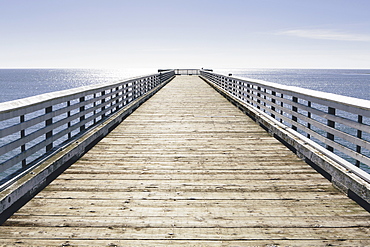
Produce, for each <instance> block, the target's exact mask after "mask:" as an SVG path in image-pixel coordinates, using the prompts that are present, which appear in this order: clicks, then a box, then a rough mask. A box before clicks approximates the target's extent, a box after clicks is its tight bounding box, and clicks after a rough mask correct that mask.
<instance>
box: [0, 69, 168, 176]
mask: <svg viewBox="0 0 370 247" xmlns="http://www.w3.org/2000/svg"><path fill="white" fill-rule="evenodd" d="M173 76H175V72H174V70H168V71H163V72H161V73H157V74H152V75H148V76H143V77H137V78H131V79H128V80H125V81H121V82H116V83H109V84H102V85H92V86H86V87H80V88H75V89H70V90H64V91H59V92H53V93H47V94H43V95H38V96H33V97H29V98H25V99H20V100H15V101H9V102H4V103H0V175H1V176H0V180H3V182H5V180H7V178H6V179H5V177H8V178H9V177H11V176H12V175H14V174H16V173H19V172H20V171H21V170H24V169H26V168H27V167H29V166H30V165H32V164H35V162H37V161H38V160H40V159H41V158H42V157H45V156H47V155H48V154H49V153H51V152H53V151H55V150H56V149H58V147H60V146H61V145H64V144H65V143H68V142H70V141H71V140H73V139H75V138H76V137H78V136H80V135H81V134H82V133H84V132H86V131H88V130H90V129H92V128H93V127H94V126H97V125H98V124H99V123H101V122H103V121H104V120H105V119H107V118H108V117H110V116H111V115H112V114H114V113H115V112H117V111H119V110H120V109H122V108H125V107H126V106H129V105H130V102H133V101H134V100H135V99H137V98H139V97H141V96H143V95H145V94H147V93H148V92H149V91H151V90H152V89H154V88H156V87H158V86H159V85H161V84H163V83H165V82H167V81H168V80H169V79H171V78H172V77H173Z"/></svg>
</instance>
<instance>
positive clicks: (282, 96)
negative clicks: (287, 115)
mask: <svg viewBox="0 0 370 247" xmlns="http://www.w3.org/2000/svg"><path fill="white" fill-rule="evenodd" d="M280 98H282V99H284V94H280ZM283 107H284V102H283V101H282V100H281V101H280V108H281V109H280V115H281V116H284V111H283ZM280 123H283V118H282V117H281V118H280Z"/></svg>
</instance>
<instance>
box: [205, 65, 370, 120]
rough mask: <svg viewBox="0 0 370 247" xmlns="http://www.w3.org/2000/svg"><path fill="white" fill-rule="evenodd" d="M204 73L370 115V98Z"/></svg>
mask: <svg viewBox="0 0 370 247" xmlns="http://www.w3.org/2000/svg"><path fill="white" fill-rule="evenodd" d="M201 72H203V73H209V74H214V75H217V76H221V77H225V78H230V79H238V80H240V81H245V82H252V83H256V84H259V85H261V86H268V87H270V88H274V89H277V90H281V91H286V92H291V93H298V94H301V95H305V96H308V97H312V98H316V99H320V100H323V101H328V102H335V103H338V104H341V105H348V106H350V107H355V108H358V109H364V110H366V113H368V117H370V100H365V99H360V98H355V97H350V96H345V95H340V94H334V93H328V92H323V91H317V90H312V89H308V88H301V87H296V86H289V85H283V84H279V83H275V82H269V81H264V80H260V79H252V78H247V77H238V76H232V77H231V76H226V75H222V74H217V73H213V72H209V71H201Z"/></svg>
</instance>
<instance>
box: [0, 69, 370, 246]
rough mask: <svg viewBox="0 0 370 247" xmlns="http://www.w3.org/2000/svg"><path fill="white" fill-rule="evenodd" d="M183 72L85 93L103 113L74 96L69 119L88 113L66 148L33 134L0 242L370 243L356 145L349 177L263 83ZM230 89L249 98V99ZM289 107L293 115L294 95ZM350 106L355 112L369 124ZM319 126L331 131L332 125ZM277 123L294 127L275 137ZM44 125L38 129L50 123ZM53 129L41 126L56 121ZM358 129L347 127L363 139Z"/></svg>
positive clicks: (5, 195) (367, 194)
mask: <svg viewBox="0 0 370 247" xmlns="http://www.w3.org/2000/svg"><path fill="white" fill-rule="evenodd" d="M175 74H176V76H175ZM185 74H186V75H184V74H182V71H181V70H177V71H167V72H166V71H161V73H160V74H158V75H156V76H152V77H148V78H149V79H142V78H141V79H139V80H132V81H130V82H129V83H126V84H123V85H114V86H113V87H112V88H114V90H111V91H110V93H108V91H106V90H107V89H106V88H104V93H97V92H102V89H101V88H99V89H95V88H94V89H91V88H89V89H88V90H92V93H91V94H93V95H94V96H95V97H102V98H101V99H99V103H101V104H104V107H103V106H101V105H98V104H97V103H93V100H92V98H89V97H88V96H86V98H82V96H81V95H80V93H81V92H80V91H78V92H77V91H76V92H75V93H74V94H75V95H77V96H76V97H77V98H78V99H79V100H78V102H77V103H76V104H77V105H76V106H75V108H77V109H79V110H81V111H88V113H87V114H90V115H89V116H86V115H81V114H79V115H78V114H77V115H76V116H75V117H76V118H78V119H79V123H77V125H76V126H75V127H74V128H73V124H68V123H67V122H70V120H68V121H67V120H66V121H65V123H64V122H63V124H66V128H65V129H66V130H68V131H71V130H72V129H73V130H77V131H79V133H77V134H75V137H73V135H72V134H70V135H69V134H68V133H69V132H68V133H67V132H66V133H64V132H63V135H66V136H67V137H68V136H69V139H70V140H69V139H68V138H66V140H65V141H64V142H60V143H61V144H59V146H58V145H57V144H55V143H53V141H55V140H53V141H52V140H50V138H51V136H52V135H54V134H55V133H56V132H55V131H54V132H50V131H51V130H50V129H47V128H46V129H43V130H42V131H43V135H45V140H48V139H49V140H50V141H42V142H43V145H44V146H43V147H44V148H45V154H42V155H41V157H40V158H37V159H36V160H35V161H34V163H32V162H31V163H30V164H29V165H28V166H30V167H32V166H33V167H32V169H28V168H27V164H25V165H24V167H23V170H24V172H23V173H20V174H21V175H20V177H19V178H17V179H16V180H15V181H12V183H9V184H7V185H6V186H4V189H3V191H2V192H1V198H0V199H1V207H2V208H1V210H2V212H3V214H2V215H1V217H3V220H2V222H3V223H2V225H1V226H0V245H1V244H3V245H14V246H33V245H34V246H81V245H86V246H141V245H147V246H169V245H174V246H178V245H186V246H187V245H190V246H222V245H225V246H229V245H232V246H329V245H339V246H340V245H346V246H367V245H370V213H369V212H368V211H369V202H370V185H369V181H368V179H369V176H368V174H367V173H365V172H363V171H362V170H360V169H359V168H358V167H356V165H355V164H356V163H365V162H367V159H368V158H367V157H366V155H365V154H364V153H361V151H363V150H364V149H366V148H368V147H369V146H368V142H367V141H366V140H361V141H357V140H356V141H355V143H356V145H358V147H362V148H360V149H359V148H358V149H357V151H358V152H353V153H355V154H354V155H355V157H356V158H357V162H356V161H355V164H354V165H352V166H351V164H349V163H348V162H346V161H342V159H341V158H338V157H336V156H335V157H334V156H333V155H334V154H332V152H331V150H330V149H332V148H333V147H334V148H335V149H338V148H339V147H338V145H339V144H338V145H337V144H335V143H334V138H333V136H330V135H325V137H327V139H328V140H329V141H328V143H329V144H330V145H329V147H324V148H323V147H318V146H316V145H314V144H312V143H311V141H310V140H309V138H307V137H302V138H298V137H297V135H298V134H295V132H296V131H295V130H294V129H299V128H300V122H299V120H298V118H297V117H296V115H294V113H293V112H295V113H298V112H299V110H298V109H297V108H290V109H291V110H290V111H291V113H293V118H292V117H290V118H289V117H287V116H286V115H284V113H282V111H281V110H280V109H277V107H278V106H282V104H281V102H287V100H282V99H283V97H282V96H281V94H282V93H281V92H280V93H279V92H277V91H275V89H274V90H273V89H271V88H272V87H273V86H274V85H272V84H271V85H270V84H269V85H266V88H263V89H261V86H260V88H259V89H258V86H255V87H254V86H253V87H251V86H249V85H248V86H249V87H248V86H247V83H245V84H241V83H240V81H239V80H238V79H235V78H230V77H222V78H221V79H219V80H218V79H217V78H216V77H217V76H218V75H217V74H214V73H212V72H210V71H205V70H202V71H199V70H186V72H185ZM199 75H200V76H199ZM137 81H140V83H141V84H140V85H139V84H137V83H136V82H137ZM233 85H234V86H233ZM244 86H245V88H247V87H248V88H249V89H245V90H244ZM268 87H270V88H268ZM135 88H140V90H139V91H138V92H141V93H136V92H137V91H135V90H136V89H135ZM238 88H239V89H240V88H243V92H247V90H249V91H248V93H250V91H252V89H254V88H255V89H256V90H259V91H258V92H257V91H256V92H255V93H253V92H252V93H251V95H255V99H253V97H251V96H249V97H247V96H246V95H247V94H244V93H243V94H240V90H237V89H238ZM228 89H229V90H228ZM88 90H87V89H85V91H88ZM282 90H285V91H284V95H285V94H287V93H288V91H289V90H288V88H284V89H282ZM263 93H265V94H267V93H270V95H272V96H271V97H270V96H264V95H263ZM109 94H111V95H112V96H109ZM69 95H70V94H68V96H66V95H64V96H63V97H60V98H59V99H60V100H59V101H58V102H57V104H60V102H61V101H62V100H63V101H64V100H65V99H66V98H68V97H71V96H69ZM85 95H87V93H86V94H85ZM118 96H122V97H121V98H120V97H118ZM84 97H85V96H84ZM106 97H111V98H109V99H108V100H107V99H106ZM269 97H270V98H269ZM294 97H295V99H294ZM305 97H309V96H308V94H305ZM51 98H53V97H51ZM268 98H269V99H268ZM278 98H280V100H281V102H278ZM46 100H47V101H50V99H46ZM52 100H55V99H54V98H53V99H52ZM67 100H68V101H71V102H72V100H69V99H67ZM89 100H90V101H89ZM267 100H270V102H273V103H274V104H276V105H273V106H272V107H269V106H268V103H266V102H267ZM291 100H292V101H293V102H295V103H297V106H298V104H300V101H299V100H298V96H297V95H294V96H293V97H291ZM329 100H330V99H329ZM252 101H253V103H252ZM306 101H307V99H306ZM309 102H311V101H309ZM321 103H322V101H321ZM43 104H44V103H43ZM81 104H91V105H93V107H91V108H89V107H82V106H81ZM107 104H109V105H107ZM248 104H249V105H252V106H253V104H255V105H254V106H253V107H249V106H248ZM361 104H362V102H359V103H357V105H360V106H359V107H357V108H356V109H358V110H356V112H355V113H357V114H359V113H361V116H363V117H364V118H367V117H366V116H367V115H366V114H370V113H369V111H368V110H367V109H366V107H362V106H361ZM71 105H72V104H71V103H69V104H67V103H66V104H65V106H64V107H65V108H66V109H67V110H65V111H64V112H69V111H71ZM310 105H311V103H310ZM334 105H335V106H337V105H338V104H337V103H336V104H333V105H332V107H331V108H332V109H334V107H333V106H334ZM22 107H25V106H20V108H19V109H24V108H22ZM27 107H28V106H27ZM32 107H35V106H32ZM294 107H295V106H294ZM301 107H303V106H302V104H301ZM345 107H347V108H348V107H352V106H350V105H346V106H345ZM95 108H96V109H99V110H96V109H95ZM263 108H265V109H263ZM347 108H346V109H347ZM19 109H18V110H17V109H16V110H15V111H22V110H19ZM37 109H39V108H37ZM54 109H55V108H54ZM89 109H90V110H89ZM305 109H306V110H308V109H307V107H306V108H305ZM335 109H337V108H335ZM0 110H1V108H0ZM268 110H270V111H273V113H272V114H271V113H269V112H267V111H268ZM56 111H61V112H62V111H63V110H59V109H58V110H56ZM109 111H110V112H109ZM313 111H316V112H317V111H318V110H315V109H313ZM353 111H354V110H353ZM9 112H12V111H10V110H9V111H3V115H4V116H6V114H10V113H9ZM45 112H46V111H45ZM92 112H93V114H92ZM286 112H288V110H286ZM108 113H110V115H109V114H108ZM12 114H13V115H14V113H12ZM46 114H52V113H50V112H47V113H46ZM99 114H100V116H98V115H99ZM13 115H12V116H13ZM66 115H68V114H67V113H66ZM70 115H73V114H69V116H70ZM271 115H273V116H272V117H271ZM328 115H329V114H328ZM330 115H331V116H329V118H330V119H329V120H330V121H332V122H329V123H328V125H333V122H334V120H335V121H336V118H337V117H336V116H335V113H334V114H330ZM49 116H51V115H49ZM278 116H281V118H282V119H283V118H284V120H285V121H288V120H289V121H291V122H292V123H293V124H290V126H286V125H285V126H283V125H282V122H283V121H280V118H279V117H278ZM310 116H311V115H310ZM53 117H54V118H55V115H53ZM4 118H6V117H4ZM94 118H98V119H94ZM288 118H289V119H288ZM338 118H339V117H338ZM48 119H49V117H48V116H46V117H44V118H43V119H41V120H40V121H44V122H45V125H46V126H47V123H46V121H47V120H48ZM53 120H54V121H49V122H48V123H49V125H52V124H55V123H57V122H58V121H56V120H55V119H53ZM59 121H64V120H59ZM339 121H342V122H346V123H348V122H349V120H339ZM362 122H363V121H361V123H360V122H359V121H357V123H356V124H353V125H354V126H356V128H357V129H358V130H359V131H363V132H365V131H368V126H367V125H363V123H362ZM81 123H82V124H83V125H82V124H81ZM87 123H91V130H88V129H89V126H87V125H89V124H87ZM19 124H20V125H26V124H27V121H24V122H21V123H19ZM85 125H86V126H85ZM59 126H60V125H59ZM11 128H13V129H10V128H8V129H7V130H6V131H8V132H11V131H12V130H14V131H15V129H16V127H11ZM325 128H326V127H325ZM311 129H312V128H311V127H308V128H307V132H309V134H311V135H313V134H314V133H312V132H313V131H312V132H311ZM6 131H5V130H4V131H3V133H5V132H6ZM335 133H336V136H338V135H337V133H339V131H336V132H335ZM25 135H27V133H25ZM60 136H62V134H60ZM351 138H352V137H351ZM358 139H361V138H360V137H358ZM84 143H85V144H84ZM9 145H15V144H9ZM23 145H25V144H23V143H19V147H22V146H23ZM80 145H84V146H83V147H80ZM9 149H10V148H8V149H7V150H9ZM3 152H4V153H5V152H6V151H3ZM48 152H50V155H49V154H48ZM348 153H350V154H351V153H352V152H350V151H348ZM14 160H15V161H14V162H12V161H6V162H5V165H7V164H9V165H7V166H9V167H10V166H11V165H10V164H12V163H19V162H21V163H22V162H23V163H26V158H25V157H19V155H18V156H17V157H15V158H14ZM339 162H342V163H341V164H339ZM36 163H37V164H36ZM4 169H5V168H4ZM46 170H48V171H47V172H46ZM30 181H32V182H30ZM36 181H38V182H36ZM35 183H37V184H40V185H34V184H35ZM22 186H23V187H24V188H23V187H22ZM14 191H15V192H14ZM27 201H28V202H27ZM23 204H25V205H23ZM15 208H16V209H15ZM9 216H10V217H9ZM8 217H9V218H8Z"/></svg>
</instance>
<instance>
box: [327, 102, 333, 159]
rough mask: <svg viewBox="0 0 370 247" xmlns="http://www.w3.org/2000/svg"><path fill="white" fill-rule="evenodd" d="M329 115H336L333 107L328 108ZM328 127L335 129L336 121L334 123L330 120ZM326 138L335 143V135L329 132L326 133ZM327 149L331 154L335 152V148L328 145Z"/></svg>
mask: <svg viewBox="0 0 370 247" xmlns="http://www.w3.org/2000/svg"><path fill="white" fill-rule="evenodd" d="M328 113H329V114H330V115H335V108H333V107H328ZM327 125H328V126H329V127H331V128H335V122H334V121H332V120H328V123H327ZM326 138H328V139H329V140H332V141H334V135H333V134H331V133H329V132H327V133H326ZM326 149H328V150H329V151H331V152H333V151H334V148H333V147H332V146H330V145H326Z"/></svg>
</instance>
